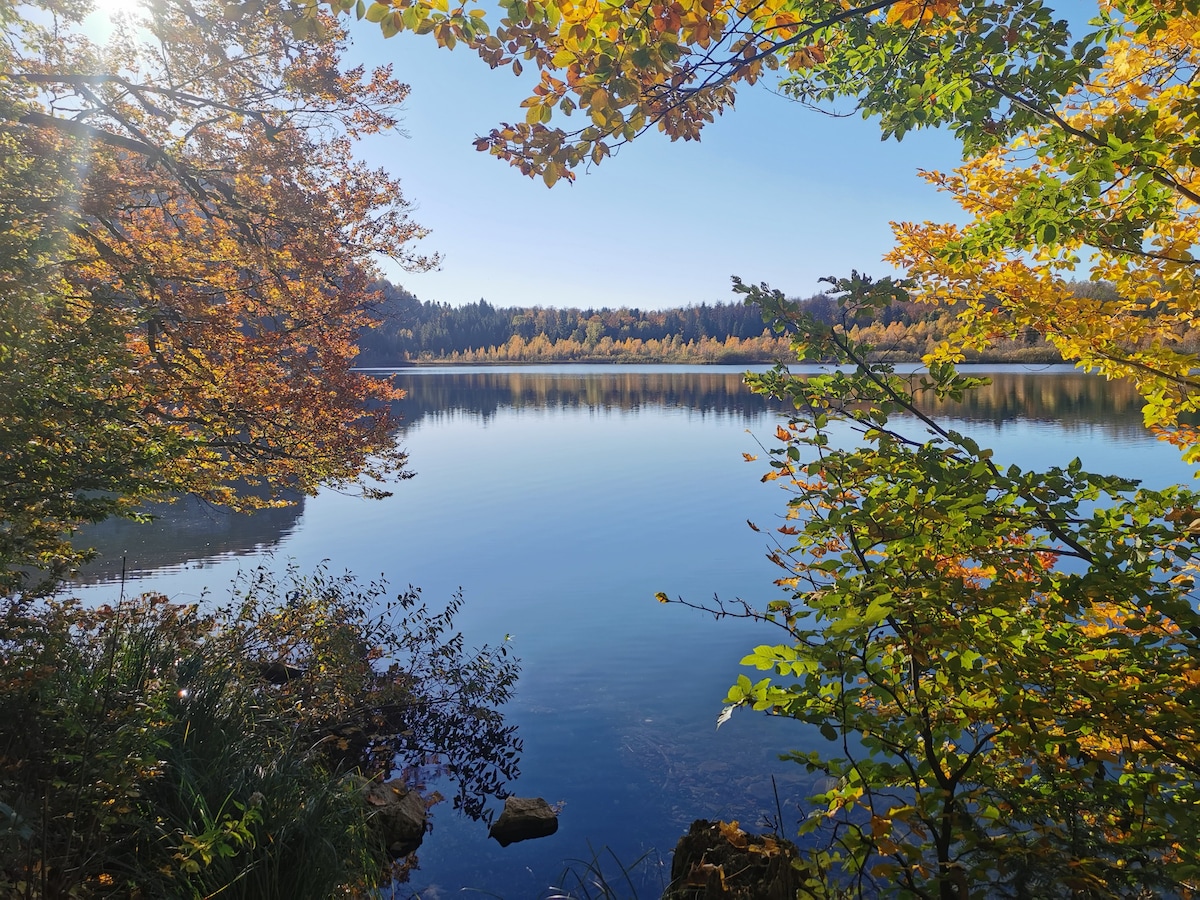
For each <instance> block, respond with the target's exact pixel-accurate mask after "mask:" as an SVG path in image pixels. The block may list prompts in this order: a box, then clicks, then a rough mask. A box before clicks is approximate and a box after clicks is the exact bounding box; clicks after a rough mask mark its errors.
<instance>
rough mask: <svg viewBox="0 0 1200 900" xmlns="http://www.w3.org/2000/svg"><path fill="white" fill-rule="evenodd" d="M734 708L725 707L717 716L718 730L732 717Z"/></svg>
mask: <svg viewBox="0 0 1200 900" xmlns="http://www.w3.org/2000/svg"><path fill="white" fill-rule="evenodd" d="M734 709H735V707H734V706H732V705H731V706H726V707H724V708H723V709H722V710H721V714H720V715H719V716H717V728H720V727H721V726H722V725H724V724H725V723H726V722H728V721H729V720H730V719H731V718H732V717H733V711H734Z"/></svg>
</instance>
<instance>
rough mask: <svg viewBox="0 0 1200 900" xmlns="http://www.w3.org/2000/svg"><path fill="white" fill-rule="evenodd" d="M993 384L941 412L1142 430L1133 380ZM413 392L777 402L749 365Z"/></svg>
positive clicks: (426, 375) (536, 405) (514, 400)
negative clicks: (754, 383)
mask: <svg viewBox="0 0 1200 900" xmlns="http://www.w3.org/2000/svg"><path fill="white" fill-rule="evenodd" d="M987 374H988V377H990V378H991V380H992V383H991V384H990V385H987V386H985V387H982V388H980V389H979V390H977V391H974V392H973V393H971V394H969V395H967V396H966V397H964V398H963V399H962V401H960V402H950V401H948V402H946V403H943V404H941V405H940V406H939V407H938V408H937V411H938V412H939V413H940V414H941V415H944V416H948V417H950V418H955V419H965V420H968V421H982V422H994V423H997V424H999V423H1001V422H1006V421H1013V420H1017V419H1024V420H1033V421H1045V422H1057V423H1059V424H1061V425H1062V426H1063V427H1064V428H1072V427H1080V426H1083V425H1086V426H1088V427H1099V428H1104V429H1111V430H1112V431H1113V432H1114V434H1118V435H1123V434H1129V433H1131V431H1140V430H1141V422H1142V417H1141V404H1140V401H1139V399H1138V396H1137V394H1136V392H1135V391H1134V390H1133V389H1132V388H1131V387H1130V386H1129V385H1127V384H1124V383H1115V384H1113V383H1108V382H1105V381H1104V380H1103V379H1100V378H1097V377H1095V376H1092V375H1086V374H1083V373H1080V372H1075V371H1050V372H1029V371H1023V370H1017V371H993V372H989V373H987ZM397 384H398V385H399V386H400V387H402V388H403V389H404V390H405V391H406V392H407V396H406V397H405V399H404V400H403V401H401V403H400V404H398V406H397V407H396V411H397V412H399V413H400V414H401V415H402V416H403V417H404V419H405V421H406V422H407V423H408V424H415V423H417V422H420V421H421V420H422V419H423V418H425V417H426V416H437V415H441V414H444V413H448V412H462V413H469V414H472V415H477V416H480V417H482V418H483V419H484V420H485V421H486V420H488V419H490V418H492V417H493V416H495V415H496V414H497V413H498V412H499V411H500V410H501V409H622V410H638V409H643V408H680V409H689V410H694V411H697V412H700V413H702V414H707V413H715V414H721V415H730V416H738V417H741V418H743V419H745V420H747V421H750V420H753V419H755V418H758V417H759V416H761V415H762V414H763V413H764V412H767V411H768V410H769V409H777V410H782V407H781V406H780V405H779V404H777V403H774V402H770V403H769V402H768V401H767V400H765V399H764V398H762V397H759V396H756V395H754V394H751V393H750V392H749V391H748V390H747V388H746V386H745V384H743V381H742V373H741V372H740V371H729V370H718V371H680V370H671V369H663V370H659V371H653V370H643V369H636V370H622V369H619V368H616V369H613V370H612V371H611V372H595V371H591V372H586V373H580V374H572V373H570V372H566V373H564V372H562V370H558V371H556V372H537V371H513V370H511V369H508V370H506V369H494V370H485V371H472V372H453V371H431V372H419V373H412V372H402V373H401V374H400V375H399V377H398V378H397Z"/></svg>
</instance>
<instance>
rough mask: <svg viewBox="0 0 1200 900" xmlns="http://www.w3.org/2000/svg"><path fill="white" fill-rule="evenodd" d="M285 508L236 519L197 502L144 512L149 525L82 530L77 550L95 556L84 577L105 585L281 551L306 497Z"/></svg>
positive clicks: (122, 523) (114, 522) (117, 523)
mask: <svg viewBox="0 0 1200 900" xmlns="http://www.w3.org/2000/svg"><path fill="white" fill-rule="evenodd" d="M294 499H295V502H294V503H292V504H290V505H288V506H284V507H277V508H272V509H263V510H259V511H258V512H254V513H235V512H231V511H230V510H228V509H221V508H219V507H215V506H213V505H212V504H210V503H205V502H204V501H203V500H198V499H196V498H195V497H181V498H179V499H178V500H177V501H176V502H174V503H154V504H149V505H148V506H147V507H146V508H145V512H146V513H147V514H148V515H150V516H152V517H153V518H152V521H150V522H135V521H132V520H130V519H108V520H107V521H104V522H100V523H98V524H96V525H90V526H88V527H86V528H83V529H81V530H80V532H79V534H78V535H76V539H75V543H76V545H77V546H82V547H91V548H94V549H95V550H96V558H95V559H94V560H92V562H90V563H88V564H87V565H85V566H84V567H83V568H82V569H80V571H79V575H78V577H77V581H79V582H80V583H83V584H106V583H112V582H116V581H120V579H121V577H122V571H123V570H124V572H125V574H126V576H128V577H137V576H138V575H140V574H143V573H146V572H151V571H154V570H157V569H165V568H176V567H182V566H185V565H188V564H191V565H194V566H197V567H203V565H204V564H205V561H207V560H211V559H228V558H229V557H231V556H247V555H249V554H253V553H258V552H260V551H263V550H267V549H270V548H272V547H274V546H277V545H278V544H279V543H280V542H281V541H283V540H284V539H285V538H286V537H287V536H288V535H289V534H290V533H291V532H292V530H293V529H294V528H295V527H296V522H297V521H299V519H300V517H301V515H303V513H304V497H303V496H299V495H297V496H296V497H295V498H294Z"/></svg>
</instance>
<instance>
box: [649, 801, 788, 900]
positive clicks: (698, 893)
mask: <svg viewBox="0 0 1200 900" xmlns="http://www.w3.org/2000/svg"><path fill="white" fill-rule="evenodd" d="M796 853H797V851H796V845H795V844H793V843H792V842H791V841H786V840H783V839H782V838H778V837H774V836H772V835H763V834H747V833H746V832H744V831H742V830H741V829H740V828H738V823H737V822H728V823H726V822H709V821H706V820H704V819H697V820H696V821H695V822H693V823H692V827H691V828H690V829H689V830H688V833H687V834H685V835H684V836H683V837H682V838H680V840H679V843H678V845H676V847H675V858H674V860H673V861H672V862H671V884H670V886H668V888H667V891H666V893H665V894H663V900H716V898H721V900H795V897H796V894H797V892H798V890H799V888H800V881H801V875H800V872H799V871H797V870H796V869H795V868H793V867H792V860H794V859H795V858H796Z"/></svg>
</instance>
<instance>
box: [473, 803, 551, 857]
mask: <svg viewBox="0 0 1200 900" xmlns="http://www.w3.org/2000/svg"><path fill="white" fill-rule="evenodd" d="M556 831H558V814H557V813H555V812H554V810H553V809H551V808H550V804H549V803H547V802H546V801H545V800H543V799H542V798H541V797H509V798H508V799H507V800H505V801H504V812H502V813H500V818H499V819H497V820H496V821H495V823H494V824H493V825H492V827H491V828H490V829H489V830H488V834H490V835H491V836H492V837H494V838H495V839H496V840H497V841H499V842H500V846H501V847H507V846H508V845H509V844H515V843H516V842H517V841H527V840H529V839H530V838H540V837H546V836H547V835H551V834H554V832H556Z"/></svg>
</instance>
